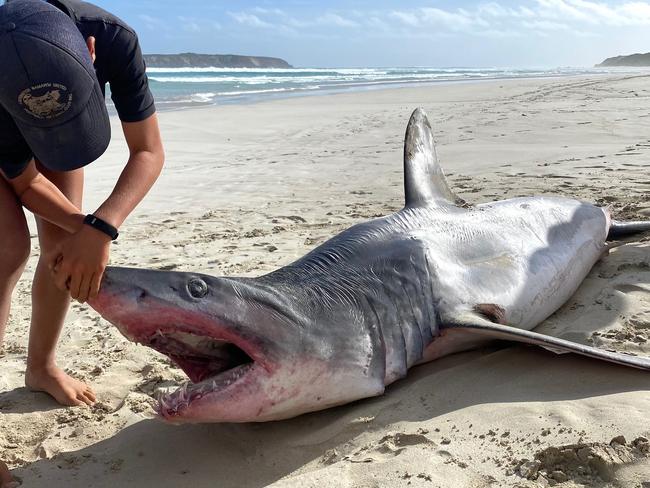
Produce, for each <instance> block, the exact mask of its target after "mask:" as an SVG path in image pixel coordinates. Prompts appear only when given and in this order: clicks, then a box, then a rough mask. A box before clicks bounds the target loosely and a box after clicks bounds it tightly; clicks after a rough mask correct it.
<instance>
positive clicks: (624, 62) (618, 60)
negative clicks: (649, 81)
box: [596, 53, 650, 68]
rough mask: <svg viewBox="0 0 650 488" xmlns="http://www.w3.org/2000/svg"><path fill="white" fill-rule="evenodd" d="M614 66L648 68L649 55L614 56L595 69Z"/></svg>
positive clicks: (649, 64)
mask: <svg viewBox="0 0 650 488" xmlns="http://www.w3.org/2000/svg"><path fill="white" fill-rule="evenodd" d="M615 66H633V67H643V66H650V53H645V54H631V55H629V56H616V57H613V58H607V59H606V60H605V61H603V62H602V63H600V64H597V65H596V67H597V68H608V67H615Z"/></svg>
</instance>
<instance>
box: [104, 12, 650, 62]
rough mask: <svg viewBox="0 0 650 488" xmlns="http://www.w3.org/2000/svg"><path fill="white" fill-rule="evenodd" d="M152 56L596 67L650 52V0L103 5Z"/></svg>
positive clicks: (290, 60)
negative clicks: (611, 59) (606, 61)
mask: <svg viewBox="0 0 650 488" xmlns="http://www.w3.org/2000/svg"><path fill="white" fill-rule="evenodd" d="M95 3H96V4H98V5H100V6H102V7H104V8H106V9H107V10H110V11H112V12H113V13H115V14H116V15H118V16H120V17H122V18H123V19H124V20H126V21H127V22H128V23H129V24H131V25H132V26H133V27H134V28H135V29H136V30H137V31H138V33H139V35H140V39H141V43H142V46H143V50H144V51H145V52H147V53H154V52H155V53H175V52H187V51H192V52H201V53H221V54H223V53H228V54H249V55H266V56H277V57H282V58H284V59H286V60H287V61H289V62H290V63H292V64H293V65H295V66H319V67H320V66H322V67H331V66H337V67H348V66H476V67H484V66H497V67H505V66H511V67H555V66H590V65H593V64H594V63H597V62H600V61H601V60H602V59H604V58H605V57H609V56H613V55H617V54H621V53H633V52H647V51H650V1H637V0H630V1H615V0H600V1H591V0H496V1H475V0H458V1H451V0H402V1H388V0H375V1H370V0H349V1H342V0H330V1H325V0H322V1H316V0H284V1H280V0H257V1H256V0H237V1H221V0H182V1H178V0H138V1H133V0H95Z"/></svg>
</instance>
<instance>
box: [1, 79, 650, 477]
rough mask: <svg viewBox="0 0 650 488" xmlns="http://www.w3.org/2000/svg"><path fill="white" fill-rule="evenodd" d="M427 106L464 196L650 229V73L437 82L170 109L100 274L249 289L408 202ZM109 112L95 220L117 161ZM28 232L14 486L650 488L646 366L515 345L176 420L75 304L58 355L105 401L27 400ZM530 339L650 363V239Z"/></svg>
mask: <svg viewBox="0 0 650 488" xmlns="http://www.w3.org/2000/svg"><path fill="white" fill-rule="evenodd" d="M418 106H421V107H424V108H425V110H426V111H427V112H428V114H429V117H430V120H431V122H432V124H433V126H434V130H435V135H436V139H437V142H438V151H439V155H440V158H441V161H442V165H443V167H444V168H445V170H446V172H447V174H448V175H449V180H450V183H451V184H452V187H453V189H454V190H455V191H456V192H457V193H458V194H459V195H460V196H461V197H462V198H464V199H466V200H467V201H468V202H473V203H480V202H487V201H492V200H501V199H506V198H511V197H517V196H530V195H562V196H570V197H577V198H580V199H583V200H585V201H588V202H593V203H597V204H599V205H602V206H610V207H611V209H612V212H613V215H614V217H615V218H618V219H650V75H646V74H640V75H609V76H604V75H603V76H591V77H590V76H584V77H563V78H555V79H528V80H522V79H520V80H496V81H489V82H472V83H455V84H432V85H429V86H421V87H414V88H399V89H397V88H396V89H387V90H377V91H368V92H357V93H345V94H339V95H324V96H310V97H300V98H291V99H286V100H276V101H270V102H264V103H256V104H241V105H227V106H216V107H206V108H195V109H191V110H178V111H170V112H163V113H161V114H160V120H161V125H162V131H163V137H164V140H165V145H166V150H167V166H166V168H165V171H164V174H163V176H162V177H161V179H160V182H159V184H158V185H157V186H156V188H155V189H154V190H153V192H152V193H151V195H150V196H149V197H148V198H147V200H145V202H144V203H143V205H142V206H141V207H140V208H139V209H138V211H137V212H136V213H135V214H134V215H133V216H132V217H131V219H130V220H129V221H128V222H127V224H126V225H125V226H124V227H123V229H122V233H121V238H120V240H119V242H118V243H117V244H116V245H115V246H114V248H113V251H112V257H111V264H113V265H124V266H135V267H143V268H155V269H168V270H170V269H176V270H184V271H190V270H193V271H200V272H202V273H207V274H212V275H228V276H257V275H260V274H264V273H267V272H270V271H272V270H274V269H276V268H278V267H280V266H283V265H285V264H288V263H290V262H291V261H293V260H295V259H296V258H298V257H300V256H302V255H304V254H305V253H306V252H308V251H309V250H311V249H312V248H313V247H315V246H316V245H317V244H319V243H322V242H323V241H325V240H326V239H328V238H329V237H331V236H333V235H335V234H336V233H338V232H340V231H341V230H343V229H345V228H347V227H349V226H351V225H353V224H355V223H358V222H361V221H365V220H368V219H371V218H374V217H378V216H383V215H386V214H388V213H390V212H393V211H396V210H399V209H400V207H401V206H402V205H403V174H402V150H403V141H404V131H405V128H406V124H407V122H408V118H409V116H410V115H411V112H412V111H413V109H415V108H416V107H418ZM113 122H114V127H113V133H114V135H115V137H114V140H113V142H112V144H111V147H110V148H109V150H108V152H107V153H106V154H105V155H104V156H103V157H102V159H101V160H100V161H99V162H97V163H95V164H93V165H91V166H90V167H89V168H88V170H87V185H86V198H85V205H86V208H87V209H88V210H89V211H91V210H94V208H95V206H96V205H97V204H98V203H99V202H100V201H102V200H103V199H104V198H105V197H106V196H107V195H108V192H109V191H110V189H111V185H112V184H113V182H114V181H115V180H116V178H117V176H118V174H119V171H120V170H121V168H122V167H123V164H124V162H125V161H126V158H127V150H126V146H125V143H124V140H123V137H122V136H121V130H120V129H119V122H118V121H117V120H114V121H113ZM32 242H33V249H32V258H31V259H30V262H29V265H28V269H27V271H26V272H25V275H24V277H23V279H22V280H21V281H20V283H19V285H18V287H17V289H16V293H15V295H14V302H13V309H12V315H11V318H10V322H9V326H8V333H7V340H6V344H5V351H4V355H2V354H1V353H0V358H1V359H0V426H1V428H0V459H3V460H5V461H7V463H8V464H10V465H11V467H12V468H16V469H15V471H14V474H15V475H16V476H18V477H19V478H20V479H21V480H22V481H23V486H25V487H29V488H32V487H33V488H40V487H47V488H52V487H66V488H72V487H84V488H85V487H97V488H99V487H128V488H131V487H133V488H136V487H145V486H156V487H157V488H167V487H170V488H171V487H179V486H181V487H182V486H191V487H195V488H203V487H206V488H207V487H219V488H230V487H233V488H234V487H238V488H247V487H251V488H257V487H264V486H275V487H291V488H297V487H301V488H303V487H350V488H352V487H354V488H366V487H368V488H370V487H386V486H390V487H407V486H408V487H542V486H561V487H583V486H584V487H622V488H648V487H650V444H649V443H648V440H647V439H648V438H650V376H649V375H648V374H647V373H645V372H641V371H635V370H631V369H627V368H623V367H618V366H615V365H611V364H606V363H601V362H598V361H594V360H590V359H586V358H581V357H576V356H573V355H562V356H558V355H554V354H552V353H550V352H546V351H543V350H540V349H536V348H531V347H524V346H514V345H508V344H505V345H504V344H498V345H495V346H494V347H491V348H488V349H483V350H478V351H472V352H469V353H463V354H459V355H455V356H452V357H448V358H445V359H442V360H438V361H436V362H434V363H431V364H427V365H424V366H420V367H417V368H415V369H413V370H412V371H411V372H410V374H409V377H408V378H407V379H406V380H403V381H400V382H398V383H397V384H395V385H393V386H391V387H389V388H388V389H387V392H386V394H385V395H384V396H383V397H380V398H375V399H370V400H365V401H361V402H357V403H355V404H351V405H347V406H343V407H339V408H336V409H332V410H328V411H324V412H318V413H314V414H309V415H305V416H302V417H300V418H297V419H294V420H290V421H285V422H276V423H270V424H257V425H197V426H181V427H174V426H169V425H166V424H163V423H162V422H160V421H158V420H155V419H154V418H153V416H154V415H153V410H152V405H153V403H154V401H153V400H152V396H155V394H156V392H157V391H160V390H164V389H167V388H170V387H174V385H177V384H178V383H179V382H182V381H184V380H185V376H184V374H183V373H182V372H181V371H180V370H178V369H176V368H175V367H173V366H172V365H171V363H170V362H169V361H168V360H167V359H166V358H164V357H162V356H160V355H157V354H156V353H154V352H153V351H151V350H149V349H146V348H143V347H138V346H135V345H133V344H130V343H129V342H127V341H126V340H125V339H123V338H122V336H120V335H119V333H118V332H117V330H116V329H114V328H113V327H112V326H110V325H109V324H108V323H107V322H105V321H104V320H102V319H101V318H100V317H99V316H98V315H97V314H96V313H95V312H94V311H92V310H91V309H90V308H89V307H87V306H80V305H74V306H73V308H72V310H71V313H70V315H69V318H68V322H67V325H66V328H65V331H64V336H63V338H62V340H61V343H60V347H59V359H60V364H61V365H62V366H63V367H64V368H65V369H66V370H67V371H68V372H69V373H71V374H73V375H74V376H76V377H79V378H82V379H84V380H85V381H87V382H89V383H90V384H92V385H93V387H94V388H95V390H96V391H97V393H98V396H99V400H100V401H99V403H98V404H97V405H96V406H95V407H93V408H86V409H84V408H81V409H67V408H62V407H59V406H57V405H56V404H55V403H54V401H53V400H51V399H50V398H49V397H47V396H45V395H43V394H37V393H31V392H29V391H27V390H26V389H25V388H23V375H24V370H25V359H26V346H27V334H28V327H29V318H30V286H31V277H32V274H33V271H34V268H35V264H36V259H37V256H38V248H37V245H38V244H37V239H36V238H35V236H34V239H33V240H32ZM537 330H538V331H541V332H544V333H548V334H551V335H554V336H557V337H562V338H566V339H571V340H574V341H578V342H583V343H585V344H592V345H596V346H598V347H602V348H605V349H615V350H618V351H624V352H629V353H634V354H639V355H645V356H650V239H649V238H648V237H645V238H637V239H632V240H630V241H629V242H628V243H627V244H626V245H625V246H623V247H619V248H616V249H613V250H612V251H611V253H610V255H609V256H608V257H606V258H605V259H603V260H602V261H601V262H600V263H599V264H597V265H596V267H595V268H594V269H593V271H592V273H591V274H590V275H589V277H588V278H587V280H586V281H585V282H584V283H583V285H582V286H581V288H580V289H579V291H578V292H577V294H576V295H575V296H574V297H573V298H572V299H571V300H570V301H569V302H568V303H567V304H566V305H565V306H564V307H563V308H562V309H561V310H560V311H559V312H558V313H556V314H555V315H554V316H552V317H551V318H550V319H548V320H547V321H545V322H544V323H543V324H542V325H541V326H540V327H539V328H538V329H537ZM644 439H645V440H644ZM613 440H614V442H612V441H613ZM567 446H569V447H567ZM536 456H537V458H536ZM581 456H584V457H591V461H590V464H589V466H590V468H589V469H587V470H579V469H576V462H575V460H576V459H578V458H581ZM535 459H537V461H535Z"/></svg>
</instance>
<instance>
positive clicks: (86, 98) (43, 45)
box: [0, 0, 111, 171]
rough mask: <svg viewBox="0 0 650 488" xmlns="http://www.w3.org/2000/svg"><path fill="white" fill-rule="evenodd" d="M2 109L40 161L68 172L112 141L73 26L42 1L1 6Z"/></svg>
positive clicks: (96, 155)
mask: <svg viewBox="0 0 650 488" xmlns="http://www.w3.org/2000/svg"><path fill="white" fill-rule="evenodd" d="M0 66H1V68H0V105H1V106H2V108H4V109H5V110H6V111H7V112H8V113H9V115H10V116H11V118H12V119H13V121H14V123H15V124H16V126H17V127H18V129H19V130H20V133H21V134H22V136H23V137H24V139H25V141H26V142H27V145H28V146H29V148H30V149H31V151H32V152H33V153H34V156H35V157H36V159H38V160H39V161H40V162H41V163H43V164H44V165H45V166H46V167H48V168H49V169H52V170H54V171H70V170H73V169H77V168H80V167H82V166H85V165H86V164H89V163H91V162H93V161H94V160H96V159H97V158H99V157H100V156H101V155H102V154H103V153H104V151H106V148H107V147H108V143H109V142H110V138H111V126H110V120H109V118H108V112H107V110H106V104H105V102H104V95H103V93H102V89H101V87H100V86H99V82H98V81H97V76H96V74H95V69H94V67H93V62H92V59H91V58H90V54H89V52H88V47H87V45H86V41H85V39H84V38H83V36H82V35H81V33H80V32H79V30H78V29H77V26H76V25H75V23H74V22H73V21H72V19H70V18H69V17H68V16H66V15H65V14H64V13H63V12H61V11H60V10H59V9H57V8H56V7H53V6H52V5H49V4H48V3H46V2H44V1H42V0H13V1H10V2H8V3H6V4H5V5H2V6H0Z"/></svg>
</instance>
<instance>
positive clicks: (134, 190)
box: [94, 148, 164, 228]
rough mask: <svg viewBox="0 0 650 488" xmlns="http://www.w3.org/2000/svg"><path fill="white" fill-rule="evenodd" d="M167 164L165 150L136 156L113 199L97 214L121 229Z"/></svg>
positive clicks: (112, 195)
mask: <svg viewBox="0 0 650 488" xmlns="http://www.w3.org/2000/svg"><path fill="white" fill-rule="evenodd" d="M163 162H164V153H163V151H162V148H161V149H160V151H157V152H148V151H141V152H137V153H135V154H133V155H132V156H131V159H129V162H128V164H127V165H126V167H125V168H124V171H123V172H122V174H121V175H120V178H119V180H118V181H117V184H116V185H115V189H114V190H113V192H112V193H111V195H110V197H108V199H107V200H106V201H105V202H104V203H103V204H102V205H101V206H100V207H99V209H97V211H96V212H95V213H94V215H96V216H97V217H99V218H100V219H102V220H105V221H107V222H109V223H110V224H112V225H114V226H115V227H118V228H119V227H120V226H121V225H122V224H123V223H124V221H125V220H126V218H127V217H128V216H129V215H130V214H131V212H133V210H134V209H135V208H136V207H137V206H138V204H139V203H140V202H141V201H142V199H143V198H144V197H145V195H146V194H147V193H148V192H149V190H150V189H151V187H152V186H153V184H154V183H155V182H156V180H157V179H158V176H160V172H161V170H162V166H163Z"/></svg>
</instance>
